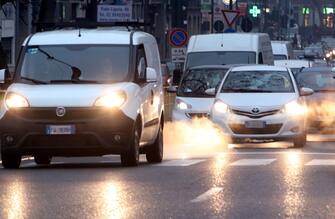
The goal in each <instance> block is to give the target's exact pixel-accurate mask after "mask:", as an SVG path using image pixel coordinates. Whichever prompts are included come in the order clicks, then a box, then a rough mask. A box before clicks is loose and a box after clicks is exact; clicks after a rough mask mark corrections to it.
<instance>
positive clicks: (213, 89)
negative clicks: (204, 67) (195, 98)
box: [205, 88, 216, 96]
mask: <svg viewBox="0 0 335 219" xmlns="http://www.w3.org/2000/svg"><path fill="white" fill-rule="evenodd" d="M205 93H206V94H207V95H209V96H215V94H216V89H215V88H209V89H207V90H205Z"/></svg>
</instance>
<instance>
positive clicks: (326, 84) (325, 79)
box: [296, 72, 335, 91]
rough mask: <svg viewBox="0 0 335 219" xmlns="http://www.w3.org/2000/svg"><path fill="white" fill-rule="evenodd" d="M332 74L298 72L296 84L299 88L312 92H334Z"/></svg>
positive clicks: (334, 84) (334, 83)
mask: <svg viewBox="0 0 335 219" xmlns="http://www.w3.org/2000/svg"><path fill="white" fill-rule="evenodd" d="M333 76H334V73H332V72H300V73H299V74H297V76H296V78H297V82H298V85H299V86H300V87H308V88H311V89H313V90H314V91H323V90H333V91H335V79H334V78H333Z"/></svg>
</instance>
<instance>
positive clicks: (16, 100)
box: [5, 93, 29, 109]
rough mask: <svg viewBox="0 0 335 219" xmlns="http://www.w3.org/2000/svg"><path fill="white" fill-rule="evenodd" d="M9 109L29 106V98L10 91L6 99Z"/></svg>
mask: <svg viewBox="0 0 335 219" xmlns="http://www.w3.org/2000/svg"><path fill="white" fill-rule="evenodd" d="M5 103H6V106H7V107H8V109H12V108H24V107H29V103H28V100H27V99H26V98H25V97H23V96H22V95H20V94H16V93H9V94H7V96H6V99H5Z"/></svg>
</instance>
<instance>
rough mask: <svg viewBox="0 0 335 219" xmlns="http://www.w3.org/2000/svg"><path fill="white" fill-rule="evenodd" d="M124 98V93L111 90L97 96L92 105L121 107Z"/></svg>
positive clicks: (125, 96) (125, 97) (125, 98)
mask: <svg viewBox="0 0 335 219" xmlns="http://www.w3.org/2000/svg"><path fill="white" fill-rule="evenodd" d="M126 100H127V95H126V93H124V92H111V93H109V94H106V95H104V96H101V97H99V98H98V99H97V100H96V101H95V103H94V106H97V107H107V108H114V107H121V106H122V105H123V104H124V103H125V102H126Z"/></svg>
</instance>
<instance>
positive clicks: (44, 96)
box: [7, 83, 135, 107]
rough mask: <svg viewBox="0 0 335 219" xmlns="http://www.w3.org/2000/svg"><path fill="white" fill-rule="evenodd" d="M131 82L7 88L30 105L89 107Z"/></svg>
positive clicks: (13, 86)
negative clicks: (99, 98)
mask: <svg viewBox="0 0 335 219" xmlns="http://www.w3.org/2000/svg"><path fill="white" fill-rule="evenodd" d="M131 84H132V83H116V84H108V85H104V84H47V85H28V84H21V83H16V84H12V85H11V86H10V87H9V88H8V90H7V93H9V92H14V93H17V94H20V95H22V96H24V97H25V98H26V99H27V100H28V102H29V105H30V106H31V107H57V106H63V107H91V106H93V104H94V102H95V101H96V99H97V98H98V97H100V96H103V95H104V94H106V93H108V92H113V91H120V90H123V91H127V90H129V88H128V87H130V86H135V84H133V85H131Z"/></svg>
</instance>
